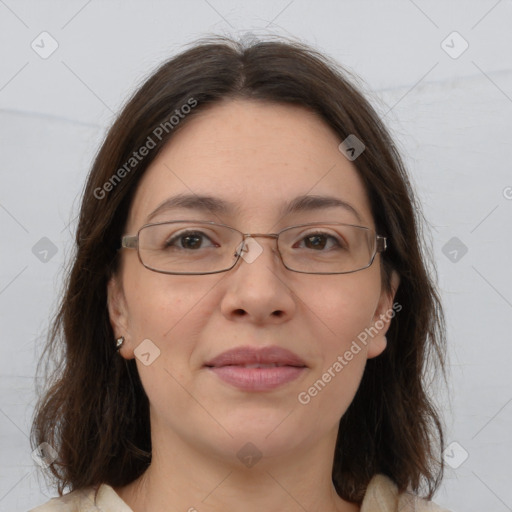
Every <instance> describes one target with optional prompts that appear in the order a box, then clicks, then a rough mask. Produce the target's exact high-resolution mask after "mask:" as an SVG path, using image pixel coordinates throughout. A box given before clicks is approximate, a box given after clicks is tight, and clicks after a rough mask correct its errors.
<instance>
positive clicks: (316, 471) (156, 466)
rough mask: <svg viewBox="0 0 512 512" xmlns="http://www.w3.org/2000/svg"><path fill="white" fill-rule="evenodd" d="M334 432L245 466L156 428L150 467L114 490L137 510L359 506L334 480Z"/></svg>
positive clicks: (334, 511) (348, 510) (295, 510)
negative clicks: (339, 492)
mask: <svg viewBox="0 0 512 512" xmlns="http://www.w3.org/2000/svg"><path fill="white" fill-rule="evenodd" d="M335 434H336V433H335V432H334V433H331V435H329V436H327V437H325V438H323V439H321V440H320V441H318V442H317V443H316V444H315V445H314V446H311V447H309V448H308V449H306V450H304V451H302V452H301V453H300V454H297V453H295V452H293V453H288V454H284V455H280V456H274V457H269V458H265V457H262V458H261V459H259V460H258V461H257V462H255V463H254V460H255V459H252V460H251V459H250V458H249V459H247V466H245V465H244V464H243V463H241V461H240V460H239V458H238V457H237V456H234V457H230V458H228V457H224V458H223V457H221V456H219V455H218V454H213V453H208V451H206V450H205V449H203V448H202V447H198V446H192V445H191V444H189V443H187V442H184V440H183V439H180V438H179V437H178V436H176V435H173V434H172V433H169V432H166V436H165V437H164V436H160V435H159V434H158V432H154V433H153V437H152V443H153V446H158V447H159V449H158V450H155V449H154V450H153V457H152V462H151V465H150V466H149V468H148V469H147V470H146V472H145V473H144V474H143V475H142V476H141V477H139V478H138V479H137V480H135V481H134V482H132V483H131V484H129V485H127V486H125V487H122V488H119V489H115V490H116V492H117V493H118V494H119V495H120V497H121V498H122V499H123V500H124V501H125V502H126V503H127V504H128V505H129V506H130V508H132V510H133V512H168V511H169V510H177V511H178V510H181V511H188V512H226V511H229V510H240V509H243V510H244V512H260V511H261V510H265V511H268V512H273V511H276V512H277V511H279V512H304V511H305V510H307V511H308V512H315V511H330V512H355V511H359V510H360V508H359V506H358V505H356V504H354V503H350V502H347V501H345V500H342V499H341V498H340V497H339V496H338V495H337V493H336V490H335V489H334V486H333V484H332V479H331V471H332V453H334V444H335V441H336V435H335ZM243 445H244V443H240V446H243ZM247 453H249V454H251V448H250V447H247ZM252 455H254V454H252Z"/></svg>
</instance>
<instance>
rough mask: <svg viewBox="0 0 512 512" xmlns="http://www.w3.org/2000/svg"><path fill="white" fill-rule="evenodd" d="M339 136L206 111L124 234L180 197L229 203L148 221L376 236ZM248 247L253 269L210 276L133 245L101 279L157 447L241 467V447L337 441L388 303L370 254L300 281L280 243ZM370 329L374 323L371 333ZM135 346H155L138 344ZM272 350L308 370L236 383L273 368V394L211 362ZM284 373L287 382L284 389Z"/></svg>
mask: <svg viewBox="0 0 512 512" xmlns="http://www.w3.org/2000/svg"><path fill="white" fill-rule="evenodd" d="M340 142H341V140H339V139H338V137H337V136H336V135H335V134H334V133H333V132H331V130H330V129H329V128H328V126H327V125H326V124H324V122H323V121H322V120H320V119H319V118H318V117H316V116H315V115H314V114H312V113H310V112H308V111H306V110H304V109H302V108H299V107H293V106H287V105H275V104H268V103H261V102H253V101H243V100H237V101H230V102H225V103H222V104H219V105H215V106H213V107H211V108H208V109H206V110H203V111H202V112H200V113H198V114H197V115H196V117H194V118H193V119H190V122H189V123H188V124H187V125H186V126H184V127H183V130H182V131H179V132H177V133H176V135H175V136H174V137H173V138H172V140H171V141H170V142H169V143H168V144H167V146H166V147H165V148H164V150H163V151H162V152H161V153H160V154H159V156H158V157H157V158H156V160H155V161H154V162H153V163H152V165H151V166H150V167H149V168H148V170H147V172H146V174H145V175H144V177H143V179H142V180H141V182H140V185H139V187H138V189H137V192H136V195H135V198H134V201H133V204H132V207H131V210H130V214H129V218H128V221H127V226H126V230H125V232H126V233H127V234H135V233H137V231H138V229H139V228H140V227H141V226H143V225H144V224H146V223H147V222H148V216H150V214H151V213H152V212H154V211H155V210H156V209H157V208H158V207H159V206H160V205H161V204H162V203H164V202H165V201H166V200H167V199H169V198H171V197H172V196H175V195H177V194H187V195H192V196H193V197H195V198H197V197H198V196H209V197H212V198H215V199H218V200H221V201H224V202H225V203H226V204H227V206H228V208H227V209H226V211H220V210H219V211H215V212H212V211H210V210H208V209H206V210H201V209H197V208H188V207H187V208H184V207H181V208H169V209H160V211H159V213H158V214H157V215H156V216H155V217H153V218H152V219H151V222H162V221H169V220H183V219H195V220H202V221H215V222H219V223H223V224H227V225H229V226H232V227H234V228H237V229H238V230H240V231H242V232H244V233H276V232H278V231H280V230H282V229H283V228H286V227H289V226H292V225H297V224H303V223H309V222H317V221H318V222H320V221H321V222H341V223H348V224H357V225H363V226H367V227H370V228H374V220H373V218H372V215H371V212H370V205H369V202H368V199H367V197H366V193H365V189H364V186H363V184H362V182H361V180H360V178H359V177H358V173H357V171H356V169H355V167H354V165H353V164H352V163H351V162H350V161H349V160H347V158H345V156H344V155H343V154H342V153H341V152H340V151H339V149H338V145H339V144H340ZM300 196H329V197H334V198H337V199H340V200H342V201H345V202H346V203H349V204H350V205H351V206H352V207H353V209H354V210H355V212H357V213H354V212H353V211H351V210H350V209H349V208H343V207H340V206H329V207H322V208H315V209H311V210H308V209H305V210H303V211H298V212H295V213H289V214H286V215H283V211H284V208H285V207H286V206H287V205H288V204H290V203H291V202H292V201H293V200H294V199H296V198H297V197H300ZM357 216H359V218H358V217H357ZM255 240H256V241H257V242H258V244H259V246H260V247H261V248H262V249H263V250H262V252H261V253H260V254H259V255H258V256H257V257H256V258H255V259H254V260H253V261H250V260H249V258H247V259H243V258H241V259H240V261H239V262H238V264H237V265H236V267H235V268H233V269H231V270H229V271H228V272H224V273H219V274H210V275H192V276H190V275H188V276H187V275H166V274H162V273H157V272H153V271H151V270H148V269H147V268H145V267H144V266H143V265H142V264H141V263H140V261H139V259H138V257H137V251H135V250H124V251H123V252H122V261H121V266H120V270H119V273H118V275H117V276H116V277H115V278H114V279H112V280H111V282H110V283H109V290H108V291H109V310H110V316H111V321H112V325H113V328H114V333H115V335H116V336H120V335H123V336H124V337H125V338H126V341H125V343H124V345H123V348H122V350H121V355H122V356H123V357H125V358H133V357H136V358H137V360H136V362H137V368H138V371H139V374H140V377H141V380H142V384H143V386H144V389H145V391H146V394H147V396H148V398H149V402H150V410H151V428H152V436H153V442H154V443H155V442H156V440H157V439H161V440H163V439H175V440H179V441H181V442H183V443H185V444H187V445H190V446H194V447H195V448H196V449H198V450H200V451H201V453H202V454H208V455H214V456H215V457H222V458H223V459H224V460H226V457H228V458H229V457H232V458H233V461H235V462H237V460H236V459H235V458H234V457H237V452H239V450H240V449H241V448H242V447H244V445H246V443H248V442H250V443H252V445H254V446H255V447H256V448H257V450H258V451H259V452H261V454H262V455H263V457H265V456H275V455H286V454H291V453H296V452H297V449H298V448H299V449H304V450H307V449H311V448H312V447H313V446H315V445H317V444H318V443H323V442H327V443H331V442H334V441H335V438H336V434H337V429H338V422H339V420H340V418H341V417H342V416H343V414H344V413H345V411H346V409H347V407H348V406H349V404H350V403H351V401H352V400H353V398H354V395H355V393H356V390H357V388H358V385H359V383H360V380H361V377H362V374H363V371H364V368H365V363H366V360H367V359H368V358H372V357H376V356H378V355H379V354H380V353H381V352H382V351H383V350H384V349H385V345H386V340H385V337H384V335H385V331H386V329H387V326H388V324H389V318H390V315H389V313H390V311H391V307H392V300H393V297H392V296H391V295H388V294H387V293H386V292H385V290H384V289H383V287H382V286H381V269H380V263H381V262H380V257H379V255H378V254H377V256H376V258H375V261H374V262H373V264H372V265H371V266H370V267H369V268H366V269H364V270H361V271H359V272H355V273H350V274H339V275H312V274H302V273H296V272H291V271H289V270H287V269H286V268H285V267H284V266H283V264H282V263H281V261H280V259H279V256H278V254H277V252H276V241H275V240H274V239H271V238H256V239H255ZM392 284H393V286H394V287H395V288H396V286H397V284H398V282H397V279H396V278H395V277H394V278H393V281H392ZM379 320H380V321H379ZM377 321H378V325H379V326H381V329H377V330H378V332H377V333H376V334H375V328H374V329H373V331H371V332H372V333H373V334H372V335H368V332H369V331H368V330H369V329H370V328H371V327H374V324H375V323H376V322H377ZM363 333H366V339H365V341H364V342H363V341H361V340H363V339H364V338H365V336H364V334H363ZM358 336H359V338H358ZM143 340H150V341H149V342H148V341H145V342H144V344H143V345H140V344H141V343H142V342H143ZM354 342H355V343H356V344H355V345H354ZM269 346H274V347H280V348H283V349H286V350H289V351H291V352H293V353H294V354H295V355H296V356H297V357H298V358H299V359H300V360H301V361H302V363H303V366H302V368H301V369H299V370H297V369H293V368H290V367H288V368H285V369H280V370H276V369H275V368H274V369H268V368H267V369H264V368H260V369H258V368H252V369H247V368H246V369H245V370H244V369H243V368H241V367H240V366H238V367H237V368H235V372H237V371H238V372H239V374H238V375H239V376H240V375H242V377H241V378H243V375H248V374H249V373H250V372H252V374H254V372H257V371H261V372H267V374H269V372H272V371H273V372H274V374H275V375H278V377H277V379H278V385H274V387H270V386H267V387H266V386H265V385H263V387H260V388H254V389H248V388H244V387H240V385H237V384H236V383H233V382H230V381H226V380H224V379H223V378H221V376H222V374H223V371H222V370H221V371H217V370H212V368H211V367H208V366H205V364H206V363H207V362H209V361H211V360H212V359H213V358H215V357H217V356H219V355H220V354H222V353H223V352H225V351H227V350H231V349H234V348H239V347H242V348H247V347H250V348H254V349H260V348H262V347H269ZM137 347H139V350H136V349H137ZM356 347H357V348H356ZM358 348H359V350H358ZM134 351H135V352H134ZM347 351H348V352H350V353H351V354H352V357H350V354H348V355H346V354H347ZM140 352H142V353H143V354H144V355H142V356H141V354H140ZM148 354H149V355H148ZM342 361H343V362H342ZM336 363H338V364H336ZM240 364H241V363H240ZM294 364H296V363H294ZM340 367H341V369H340ZM228 372H229V371H228ZM244 372H245V373H244ZM287 372H288V373H287ZM326 374H327V376H326ZM279 375H281V376H282V375H286V376H287V377H283V381H279V378H281V377H279ZM288 377H289V378H291V377H293V378H291V380H287V378H288ZM319 380H320V381H321V383H320V384H319V383H318V381H319ZM279 382H281V383H280V384H279ZM315 383H317V384H316V387H315ZM312 387H313V388H314V389H313V390H311V388H312ZM315 390H316V392H315ZM252 445H251V446H252ZM154 446H156V445H154ZM248 446H249V445H248ZM331 447H332V446H331ZM256 448H251V447H245V448H244V450H246V451H247V450H248V451H249V452H250V451H251V450H256ZM259 452H258V453H259ZM242 453H244V452H242ZM249 455H250V454H249ZM240 456H241V455H240V454H239V455H238V457H239V458H240Z"/></svg>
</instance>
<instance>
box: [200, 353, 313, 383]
mask: <svg viewBox="0 0 512 512" xmlns="http://www.w3.org/2000/svg"><path fill="white" fill-rule="evenodd" d="M204 366H205V368H206V369H208V370H210V371H211V372H212V373H214V374H215V375H216V376H217V377H219V378H220V379H221V380H222V381H224V382H226V383H228V384H231V385H232V386H235V387H236V388H238V389H241V390H244V391H269V390H272V389H275V388H277V387H280V386H283V385H284V384H287V383H288V382H291V381H292V380H295V379H296V378H298V377H299V376H300V375H301V374H302V373H303V372H304V371H306V369H307V366H306V364H305V363H304V361H303V360H302V359H301V358H300V357H299V356H298V355H297V354H294V353H293V352H291V351H289V350H287V349H284V348H281V347H277V346H271V347H262V348H255V347H238V348H235V349H231V350H228V351H226V352H223V353H222V354H220V355H218V356H217V357H215V358H213V359H212V360H210V361H208V362H207V363H206V364H205V365H204Z"/></svg>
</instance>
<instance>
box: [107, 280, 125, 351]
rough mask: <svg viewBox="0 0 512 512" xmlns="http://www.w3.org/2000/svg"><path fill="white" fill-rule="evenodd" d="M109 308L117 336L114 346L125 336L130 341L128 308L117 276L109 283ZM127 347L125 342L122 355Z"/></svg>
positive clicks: (111, 323) (111, 322)
mask: <svg viewBox="0 0 512 512" xmlns="http://www.w3.org/2000/svg"><path fill="white" fill-rule="evenodd" d="M107 308H108V314H109V317H110V325H111V326H112V330H113V331H114V336H115V339H114V340H112V344H115V340H116V339H117V338H119V337H120V336H124V337H125V339H127V340H128V338H129V322H128V318H129V316H128V308H127V305H126V299H125V297H124V292H123V288H122V286H121V282H120V279H119V277H117V276H112V277H111V278H110V279H109V281H108V283H107ZM126 345H127V343H126V342H125V344H124V345H123V347H121V349H120V352H121V353H123V352H126V350H127V348H126ZM123 355H125V354H123Z"/></svg>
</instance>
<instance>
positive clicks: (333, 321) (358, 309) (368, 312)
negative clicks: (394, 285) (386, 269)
mask: <svg viewBox="0 0 512 512" xmlns="http://www.w3.org/2000/svg"><path fill="white" fill-rule="evenodd" d="M361 277H362V276H361V275H359V276H357V275H356V274H353V275H349V274H346V275H342V276H339V277H337V278H336V279H333V280H332V281H331V282H329V283H320V286H317V287H311V289H310V290H308V293H307V295H305V294H302V295H304V296H305V298H304V299H302V300H303V306H304V309H305V311H308V310H309V316H310V317H311V318H312V319H315V317H316V320H317V323H318V326H319V328H320V329H321V330H322V332H323V333H324V334H325V336H324V337H320V338H319V339H322V340H324V343H325V346H326V348H331V350H333V349H337V350H343V349H344V347H345V346H346V345H350V343H351V342H352V340H353V339H355V338H356V337H357V335H358V334H359V333H361V332H362V331H363V330H364V329H365V328H366V327H368V326H369V325H371V322H372V318H373V315H374V312H375V308H376V305H377V302H378V296H379V291H380V289H379V287H378V286H377V285H376V284H375V280H374V279H373V278H372V276H371V275H370V274H369V275H368V276H364V277H365V278H361ZM316 320H315V321H316ZM328 352H330V351H328Z"/></svg>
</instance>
